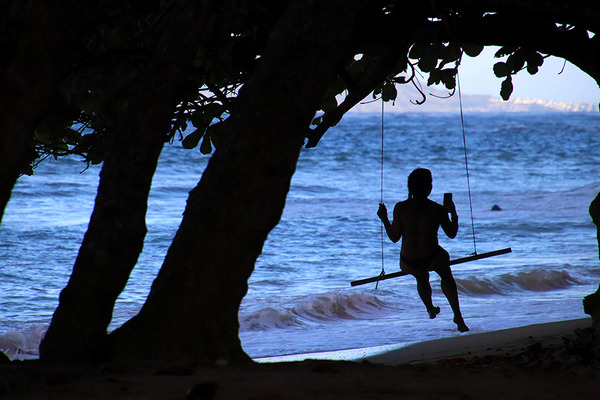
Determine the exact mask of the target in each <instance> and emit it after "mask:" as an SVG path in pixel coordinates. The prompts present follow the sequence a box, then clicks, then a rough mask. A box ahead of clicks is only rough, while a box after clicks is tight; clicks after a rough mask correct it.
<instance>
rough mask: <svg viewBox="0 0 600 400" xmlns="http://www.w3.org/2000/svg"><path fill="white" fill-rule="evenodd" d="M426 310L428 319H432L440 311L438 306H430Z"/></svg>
mask: <svg viewBox="0 0 600 400" xmlns="http://www.w3.org/2000/svg"><path fill="white" fill-rule="evenodd" d="M427 312H428V313H429V319H434V318H435V317H437V315H438V314H439V313H440V308H439V307H432V308H430V309H429V310H427Z"/></svg>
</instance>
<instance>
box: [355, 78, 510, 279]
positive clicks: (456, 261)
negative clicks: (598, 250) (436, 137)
mask: <svg viewBox="0 0 600 400" xmlns="http://www.w3.org/2000/svg"><path fill="white" fill-rule="evenodd" d="M456 81H457V86H458V100H459V104H460V122H461V126H462V136H463V148H464V151H465V170H466V173H467V189H468V193H469V208H470V211H471V228H472V230H473V250H474V252H473V253H472V254H471V255H470V256H468V257H462V258H457V259H454V260H450V265H456V264H461V263H464V262H469V261H475V260H481V259H483V258H488V257H494V256H499V255H501V254H507V253H510V252H511V251H512V249H511V248H510V247H507V248H504V249H500V250H495V251H489V252H486V253H481V254H478V253H477V242H476V240H475V222H474V219H473V202H472V200H471V182H470V179H469V161H468V158H467V140H466V134H465V121H464V116H463V107H462V95H461V91H460V80H459V77H458V72H457V75H456ZM383 116H384V102H383V99H382V100H381V177H380V182H381V201H380V203H383V138H384V123H383ZM383 241H384V231H383V224H381V273H380V274H379V275H377V276H373V277H370V278H365V279H359V280H356V281H352V282H350V285H351V286H358V285H364V284H366V283H371V282H376V285H375V289H377V288H378V286H379V281H383V280H386V279H391V278H397V277H399V276H404V275H408V273H407V272H404V271H399V272H392V273H389V274H386V273H385V262H384V253H383Z"/></svg>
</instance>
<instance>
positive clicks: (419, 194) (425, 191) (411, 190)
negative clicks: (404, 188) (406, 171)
mask: <svg viewBox="0 0 600 400" xmlns="http://www.w3.org/2000/svg"><path fill="white" fill-rule="evenodd" d="M431 189H433V178H432V177H431V171H430V170H428V169H425V168H417V169H415V170H414V171H413V172H411V173H410V175H408V197H409V198H411V197H416V198H427V196H429V194H430V193H431Z"/></svg>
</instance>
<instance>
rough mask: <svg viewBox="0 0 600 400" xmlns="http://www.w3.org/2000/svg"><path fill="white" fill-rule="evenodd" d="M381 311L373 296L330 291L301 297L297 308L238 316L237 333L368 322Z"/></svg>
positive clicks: (379, 301) (264, 310)
mask: <svg viewBox="0 0 600 400" xmlns="http://www.w3.org/2000/svg"><path fill="white" fill-rule="evenodd" d="M383 308H387V306H386V305H385V304H384V302H383V301H381V300H380V299H379V298H377V297H376V296H372V295H369V294H365V293H353V294H344V293H341V292H339V291H332V292H328V293H324V294H319V295H313V296H305V297H302V298H300V299H299V300H298V302H297V304H293V305H291V306H289V307H282V308H279V309H275V308H272V307H266V308H262V309H260V310H258V311H256V312H253V313H251V314H249V315H245V316H240V330H241V331H248V330H267V329H272V328H287V327H292V326H308V325H309V324H310V323H311V322H322V321H337V320H341V319H361V318H365V319H367V318H370V317H371V316H373V314H374V313H375V312H377V310H381V309H383Z"/></svg>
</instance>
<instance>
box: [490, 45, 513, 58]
mask: <svg viewBox="0 0 600 400" xmlns="http://www.w3.org/2000/svg"><path fill="white" fill-rule="evenodd" d="M515 51H517V48H516V47H514V46H502V47H500V48H499V49H498V51H496V54H494V57H496V58H500V57H504V56H508V55H511V54H512V53H514V52H515Z"/></svg>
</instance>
